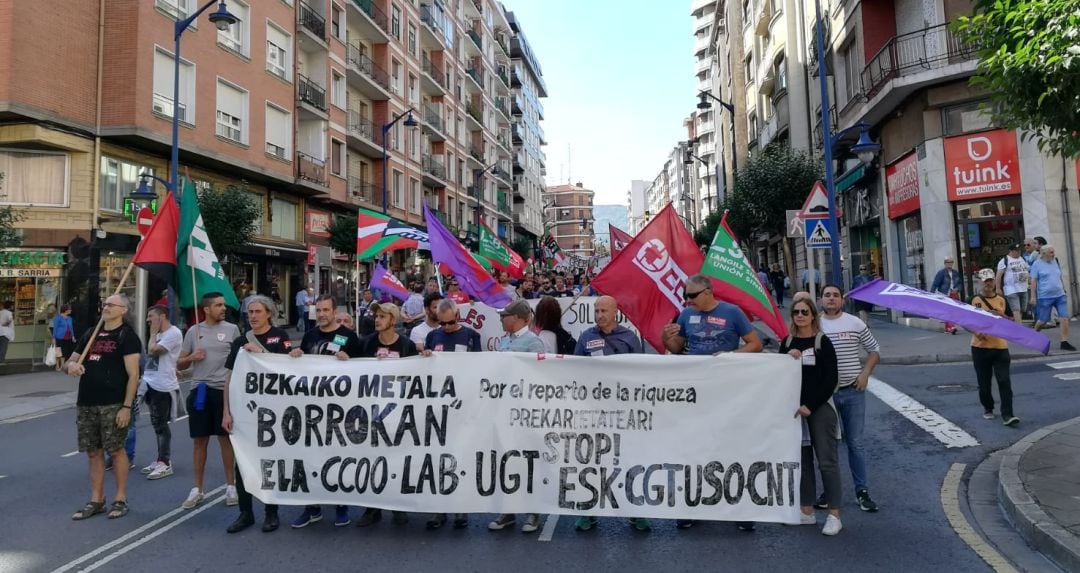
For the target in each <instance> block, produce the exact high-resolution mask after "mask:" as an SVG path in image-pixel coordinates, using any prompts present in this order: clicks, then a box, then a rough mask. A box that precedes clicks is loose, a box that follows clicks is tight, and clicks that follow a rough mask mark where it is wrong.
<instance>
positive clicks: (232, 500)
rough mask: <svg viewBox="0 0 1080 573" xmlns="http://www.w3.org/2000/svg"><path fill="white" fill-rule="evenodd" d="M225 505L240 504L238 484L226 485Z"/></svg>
mask: <svg viewBox="0 0 1080 573" xmlns="http://www.w3.org/2000/svg"><path fill="white" fill-rule="evenodd" d="M225 505H228V506H234V505H240V496H238V495H236V486H235V485H229V486H225Z"/></svg>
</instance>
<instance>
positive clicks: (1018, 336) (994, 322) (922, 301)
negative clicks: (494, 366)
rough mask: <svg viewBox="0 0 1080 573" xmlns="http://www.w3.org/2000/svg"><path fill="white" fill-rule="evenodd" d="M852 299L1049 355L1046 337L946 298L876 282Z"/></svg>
mask: <svg viewBox="0 0 1080 573" xmlns="http://www.w3.org/2000/svg"><path fill="white" fill-rule="evenodd" d="M848 296H849V297H850V298H853V299H855V300H861V301H863V302H869V303H871V304H876V305H879V306H884V307H886V308H891V309H895V310H902V311H904V312H910V313H912V314H918V315H920V316H926V317H930V318H936V319H938V320H943V321H945V322H952V323H954V324H958V325H960V326H963V327H964V328H966V329H968V330H970V331H971V332H978V333H980V334H990V335H993V336H996V337H998V338H1004V339H1005V340H1008V341H1011V342H1015V343H1017V344H1019V345H1021V346H1026V347H1028V348H1031V349H1034V350H1038V351H1039V352H1042V353H1043V354H1049V353H1050V339H1049V338H1047V337H1046V336H1045V335H1043V334H1040V333H1038V332H1035V331H1034V330H1032V329H1030V328H1028V327H1026V326H1024V325H1022V324H1017V323H1016V322H1013V321H1012V320H1011V319H1009V318H1005V317H1002V316H998V315H996V314H993V313H989V312H986V311H985V310H981V309H978V308H975V307H973V306H971V305H970V304H965V303H963V302H960V301H958V300H953V299H951V298H949V297H947V296H945V295H943V294H939V293H936V292H926V291H924V290H920V289H917V288H915V287H909V286H907V285H898V284H896V283H891V282H888V281H883V280H881V279H876V280H874V281H871V282H869V283H867V284H864V285H863V286H861V287H859V288H857V289H855V290H853V291H851V292H849V293H848Z"/></svg>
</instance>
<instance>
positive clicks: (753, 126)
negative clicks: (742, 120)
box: [746, 113, 758, 143]
mask: <svg viewBox="0 0 1080 573" xmlns="http://www.w3.org/2000/svg"><path fill="white" fill-rule="evenodd" d="M757 136H758V125H757V114H756V113H751V114H750V115H749V116H747V118H746V140H747V141H749V142H751V143H752V142H754V141H757Z"/></svg>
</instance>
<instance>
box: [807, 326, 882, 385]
mask: <svg viewBox="0 0 1080 573" xmlns="http://www.w3.org/2000/svg"><path fill="white" fill-rule="evenodd" d="M821 331H822V332H824V333H825V335H826V336H828V337H829V341H830V342H832V343H833V348H834V349H836V369H837V371H838V372H839V374H840V384H839V387H841V388H843V387H844V386H850V385H851V384H852V383H854V382H855V378H857V377H858V376H859V372H862V361H861V359H860V355H859V349H860V348H862V350H864V351H865V352H867V353H870V352H879V351H880V350H881V346H880V345H878V341H877V340H876V339H875V338H874V335H873V334H870V329H869V328H867V326H866V323H865V322H863V321H862V320H859V318H858V317H855V316H852V315H850V314H848V313H846V312H843V313H840V316H839V317H837V318H833V319H830V318H828V317H827V316H825V315H824V314H823V315H821Z"/></svg>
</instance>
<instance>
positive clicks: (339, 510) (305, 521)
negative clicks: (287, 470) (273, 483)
mask: <svg viewBox="0 0 1080 573" xmlns="http://www.w3.org/2000/svg"><path fill="white" fill-rule="evenodd" d="M336 307H337V301H336V300H335V298H334V297H332V296H330V295H328V294H324V295H322V296H320V297H319V298H317V299H315V323H316V324H317V325H318V328H312V329H309V330H307V331H306V332H304V339H303V340H301V341H300V348H293V349H292V351H291V352H289V356H292V357H293V358H300V357H301V356H303V355H304V354H318V355H324V356H334V357H335V358H337V359H338V360H348V359H350V358H359V357H360V351H361V348H360V339H359V338H357V336H356V333H355V332H353V331H351V330H349V329H348V328H345V327H344V326H339V325H338V323H337V322H336V321H335V319H334V309H335V308H336ZM346 316H347V315H346ZM317 521H322V507H321V506H318V505H309V506H306V507H305V508H304V513H301V514H300V516H299V517H297V518H296V519H294V520H293V522H292V528H293V529H300V528H301V527H307V526H309V525H311V524H312V523H315V522H317ZM350 522H351V519H350V518H349V508H348V506H344V505H339V506H337V507H336V508H335V516H334V526H335V527H345V526H346V525H349V523H350Z"/></svg>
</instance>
